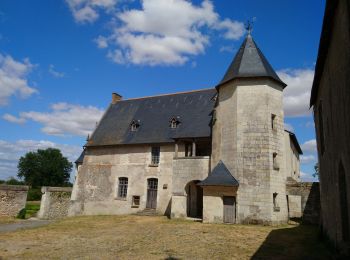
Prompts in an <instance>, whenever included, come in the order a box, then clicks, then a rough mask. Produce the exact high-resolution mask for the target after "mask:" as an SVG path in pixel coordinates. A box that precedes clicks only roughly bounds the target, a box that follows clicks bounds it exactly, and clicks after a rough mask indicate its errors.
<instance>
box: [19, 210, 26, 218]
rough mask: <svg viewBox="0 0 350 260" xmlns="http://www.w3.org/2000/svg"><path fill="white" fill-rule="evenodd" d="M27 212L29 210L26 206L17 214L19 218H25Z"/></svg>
mask: <svg viewBox="0 0 350 260" xmlns="http://www.w3.org/2000/svg"><path fill="white" fill-rule="evenodd" d="M26 212H27V210H26V209H25V208H24V209H21V210H20V212H18V214H17V218H19V219H25V218H26Z"/></svg>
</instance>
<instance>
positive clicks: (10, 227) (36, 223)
mask: <svg viewBox="0 0 350 260" xmlns="http://www.w3.org/2000/svg"><path fill="white" fill-rule="evenodd" d="M52 222H53V221H52V220H39V219H28V220H23V221H21V222H17V223H11V224H0V233H5V232H11V231H16V230H19V229H27V228H36V227H41V226H45V225H48V224H50V223H52Z"/></svg>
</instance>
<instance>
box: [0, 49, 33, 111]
mask: <svg viewBox="0 0 350 260" xmlns="http://www.w3.org/2000/svg"><path fill="white" fill-rule="evenodd" d="M33 67H34V65H33V64H31V63H30V61H29V59H24V60H23V62H21V61H16V60H14V59H13V58H12V57H11V56H9V55H6V56H3V55H2V54H0V106H3V105H6V104H8V99H9V98H10V97H11V96H13V95H15V96H19V97H20V98H28V97H30V96H31V95H32V94H34V93H36V92H37V90H36V89H35V88H33V87H32V86H29V83H28V79H27V76H28V74H29V73H30V72H31V71H32V69H33Z"/></svg>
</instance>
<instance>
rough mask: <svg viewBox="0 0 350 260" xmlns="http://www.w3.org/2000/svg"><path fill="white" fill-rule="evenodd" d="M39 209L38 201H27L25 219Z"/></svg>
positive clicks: (33, 215)
mask: <svg viewBox="0 0 350 260" xmlns="http://www.w3.org/2000/svg"><path fill="white" fill-rule="evenodd" d="M39 209H40V201H27V203H26V219H27V218H30V217H35V215H36V213H37V212H38V211H39Z"/></svg>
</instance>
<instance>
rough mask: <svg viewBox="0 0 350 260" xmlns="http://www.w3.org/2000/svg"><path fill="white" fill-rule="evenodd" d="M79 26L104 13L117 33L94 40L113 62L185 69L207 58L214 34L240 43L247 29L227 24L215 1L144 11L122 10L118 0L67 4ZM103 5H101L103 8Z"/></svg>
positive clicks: (155, 1)
mask: <svg viewBox="0 0 350 260" xmlns="http://www.w3.org/2000/svg"><path fill="white" fill-rule="evenodd" d="M66 1H67V3H68V5H69V7H70V9H71V11H72V13H73V16H74V17H75V20H76V21H77V22H81V23H85V22H94V21H96V20H97V19H98V17H99V14H98V9H103V10H105V11H107V13H109V14H110V15H111V19H110V20H111V22H110V23H109V26H110V27H111V33H110V34H109V35H107V36H102V35H100V36H98V37H97V38H96V39H94V41H95V43H96V44H97V47H98V48H101V49H106V48H108V50H107V57H108V58H110V59H111V60H112V61H113V62H115V63H119V64H124V63H130V64H136V65H151V66H154V65H182V64H184V63H186V62H187V61H188V60H189V59H190V57H192V56H195V55H199V54H202V53H204V52H205V48H206V47H207V46H208V45H209V32H210V31H214V30H216V31H220V32H221V34H222V37H224V38H226V39H229V40H238V39H239V38H240V37H242V35H243V34H244V24H243V23H241V22H239V21H233V20H230V19H228V18H226V19H224V20H221V19H220V16H219V14H218V13H217V12H215V11H214V5H213V3H212V2H211V1H209V0H203V1H201V2H200V3H198V4H193V3H192V1H188V0H167V1H164V0H140V4H141V8H139V9H138V8H134V9H127V8H123V9H120V10H117V9H116V8H115V6H116V3H117V1H113V0H104V1H101V0H95V1H92V0H66ZM97 2H98V4H97Z"/></svg>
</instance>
